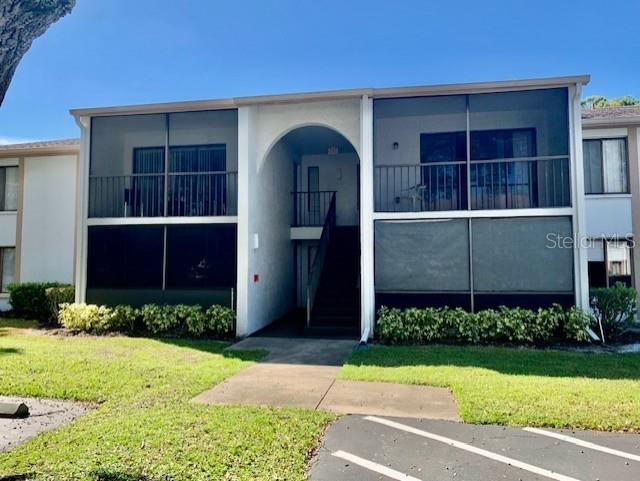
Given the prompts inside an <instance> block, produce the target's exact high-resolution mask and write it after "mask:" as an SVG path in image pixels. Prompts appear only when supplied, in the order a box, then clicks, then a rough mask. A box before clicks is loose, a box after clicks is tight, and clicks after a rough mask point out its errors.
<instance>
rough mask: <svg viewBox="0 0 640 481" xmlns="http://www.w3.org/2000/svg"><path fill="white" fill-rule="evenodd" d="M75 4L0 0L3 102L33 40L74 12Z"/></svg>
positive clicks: (51, 0) (0, 96) (0, 97)
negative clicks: (19, 64) (17, 68)
mask: <svg viewBox="0 0 640 481" xmlns="http://www.w3.org/2000/svg"><path fill="white" fill-rule="evenodd" d="M75 3H76V0H0V105H2V102H3V100H4V96H5V94H6V93H7V90H8V88H9V84H10V83H11V79H12V78H13V74H14V73H15V71H16V67H17V66H18V63H20V60H21V59H22V57H23V56H24V54H25V53H26V52H27V50H29V47H31V43H32V42H33V41H34V40H35V39H36V38H38V37H39V36H40V35H42V34H43V33H44V32H45V31H46V30H47V29H48V28H49V26H51V25H52V24H53V23H55V22H56V21H57V20H58V19H60V18H61V17H63V16H64V15H66V14H67V13H69V12H71V10H72V9H73V7H74V6H75Z"/></svg>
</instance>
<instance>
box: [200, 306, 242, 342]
mask: <svg viewBox="0 0 640 481" xmlns="http://www.w3.org/2000/svg"><path fill="white" fill-rule="evenodd" d="M204 319H205V321H204V332H205V333H206V334H208V335H210V336H212V337H215V338H219V339H224V338H227V337H231V336H233V334H234V333H233V325H234V323H235V320H236V313H235V312H234V311H233V309H231V308H229V307H224V306H220V305H217V304H214V305H213V306H211V307H209V308H208V309H207V310H206V311H205V312H204Z"/></svg>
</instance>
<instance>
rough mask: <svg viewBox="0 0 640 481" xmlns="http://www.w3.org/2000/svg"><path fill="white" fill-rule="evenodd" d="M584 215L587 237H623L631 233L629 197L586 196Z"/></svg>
mask: <svg viewBox="0 0 640 481" xmlns="http://www.w3.org/2000/svg"><path fill="white" fill-rule="evenodd" d="M585 214H586V218H587V236H589V237H615V236H620V237H624V236H626V235H627V234H630V233H632V232H633V227H632V218H631V196H630V195H624V196H590V195H587V196H586V199H585Z"/></svg>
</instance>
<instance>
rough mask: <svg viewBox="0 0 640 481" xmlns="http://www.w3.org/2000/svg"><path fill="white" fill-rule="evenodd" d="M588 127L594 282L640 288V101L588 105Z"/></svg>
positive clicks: (590, 254)
mask: <svg viewBox="0 0 640 481" xmlns="http://www.w3.org/2000/svg"><path fill="white" fill-rule="evenodd" d="M582 127H583V132H582V136H583V139H584V140H583V164H584V174H585V179H584V181H585V196H586V205H585V210H586V220H587V222H586V225H587V232H586V234H587V236H588V237H589V239H591V242H589V243H588V245H587V248H588V261H589V268H588V270H589V286H590V287H605V286H610V285H613V284H614V283H615V282H618V281H621V282H624V283H625V284H627V285H633V286H636V288H638V287H640V277H638V276H639V275H640V269H638V268H637V266H640V249H634V248H633V244H634V243H635V242H637V241H638V238H637V235H636V236H634V233H637V232H640V172H639V170H638V158H639V156H640V142H638V138H639V137H640V106H630V107H606V108H598V109H593V110H584V111H583V112H582ZM634 267H636V268H634Z"/></svg>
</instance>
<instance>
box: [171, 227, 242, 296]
mask: <svg viewBox="0 0 640 481" xmlns="http://www.w3.org/2000/svg"><path fill="white" fill-rule="evenodd" d="M235 284H236V226H235V225H231V224H216V225H173V226H168V227H167V288H211V287H234V286H235Z"/></svg>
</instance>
